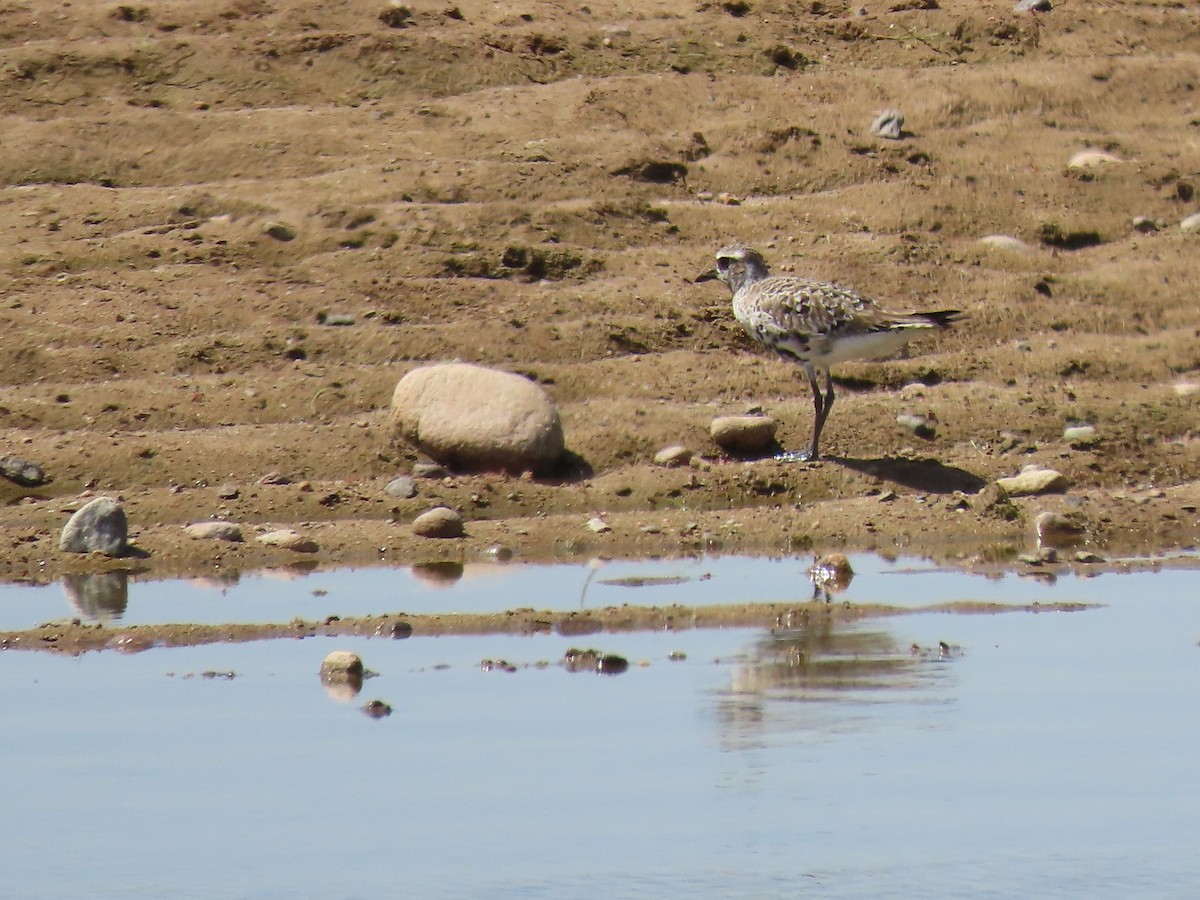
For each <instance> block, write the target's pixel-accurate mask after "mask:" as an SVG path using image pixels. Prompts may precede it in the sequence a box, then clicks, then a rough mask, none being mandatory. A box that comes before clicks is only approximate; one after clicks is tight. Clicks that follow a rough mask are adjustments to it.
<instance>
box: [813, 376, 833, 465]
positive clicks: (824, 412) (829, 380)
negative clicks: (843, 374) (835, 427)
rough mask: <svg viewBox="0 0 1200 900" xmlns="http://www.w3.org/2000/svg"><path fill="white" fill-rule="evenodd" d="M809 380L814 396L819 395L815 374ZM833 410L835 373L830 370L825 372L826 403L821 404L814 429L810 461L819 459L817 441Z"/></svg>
mask: <svg viewBox="0 0 1200 900" xmlns="http://www.w3.org/2000/svg"><path fill="white" fill-rule="evenodd" d="M808 377H809V380H810V382H811V384H812V389H813V396H816V395H817V376H816V374H815V373H813V372H810V373H809V376H808ZM831 409H833V373H832V372H830V371H829V370H828V369H826V370H825V402H824V403H822V404H820V409H819V411H818V412H817V421H816V424H815V425H814V427H813V438H812V447H811V448H809V454H810V455H809V459H816V458H817V441H819V440H820V439H821V431H822V429H824V427H825V420H826V419H828V418H829V410H831Z"/></svg>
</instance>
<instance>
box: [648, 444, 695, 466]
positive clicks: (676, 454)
mask: <svg viewBox="0 0 1200 900" xmlns="http://www.w3.org/2000/svg"><path fill="white" fill-rule="evenodd" d="M691 461H692V451H691V450H689V449H688V448H687V447H684V446H681V445H679V444H674V445H672V446H670V447H664V448H663V449H662V450H659V451H658V452H657V453H655V454H654V464H655V465H656V466H667V467H668V468H673V467H676V466H686V465H687V464H688V463H689V462H691Z"/></svg>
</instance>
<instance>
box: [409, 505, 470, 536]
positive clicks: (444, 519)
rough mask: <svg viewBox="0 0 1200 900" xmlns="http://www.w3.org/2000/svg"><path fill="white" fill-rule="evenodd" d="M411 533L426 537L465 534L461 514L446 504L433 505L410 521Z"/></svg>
mask: <svg viewBox="0 0 1200 900" xmlns="http://www.w3.org/2000/svg"><path fill="white" fill-rule="evenodd" d="M412 530H413V534H415V535H417V536H419V537H427V538H459V537H462V536H463V534H465V530H464V528H463V520H462V516H460V515H459V514H458V513H457V512H455V511H454V510H452V509H450V507H448V506H435V507H434V508H433V509H431V510H429V511H427V512H423V513H421V515H419V516H417V517H416V518H415V519H414V520H413V523H412Z"/></svg>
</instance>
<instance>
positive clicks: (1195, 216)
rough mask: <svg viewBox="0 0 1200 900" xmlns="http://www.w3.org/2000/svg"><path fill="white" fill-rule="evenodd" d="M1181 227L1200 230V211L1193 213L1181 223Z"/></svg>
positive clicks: (1188, 229)
mask: <svg viewBox="0 0 1200 900" xmlns="http://www.w3.org/2000/svg"><path fill="white" fill-rule="evenodd" d="M1179 227H1180V228H1182V229H1183V230H1184V231H1200V212H1198V213H1192V214H1191V215H1190V216H1188V217H1187V218H1186V219H1184V220H1183V221H1182V222H1180V223H1179Z"/></svg>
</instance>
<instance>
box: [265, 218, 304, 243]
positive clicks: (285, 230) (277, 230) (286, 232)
mask: <svg viewBox="0 0 1200 900" xmlns="http://www.w3.org/2000/svg"><path fill="white" fill-rule="evenodd" d="M263 234H265V235H267V237H272V238H274V239H275V240H277V241H285V242H286V241H291V240H295V238H296V232H295V231H294V230H292V229H291V228H290V227H288V226H287V225H284V224H283V223H282V222H268V223H267V224H266V225H264V226H263Z"/></svg>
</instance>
